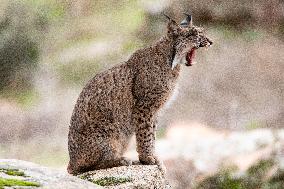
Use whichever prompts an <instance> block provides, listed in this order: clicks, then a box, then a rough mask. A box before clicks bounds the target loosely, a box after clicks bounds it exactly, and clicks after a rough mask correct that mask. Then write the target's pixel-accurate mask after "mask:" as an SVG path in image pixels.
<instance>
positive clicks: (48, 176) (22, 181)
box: [0, 159, 102, 189]
mask: <svg viewBox="0 0 284 189" xmlns="http://www.w3.org/2000/svg"><path fill="white" fill-rule="evenodd" d="M4 186H6V188H8V187H7V186H9V188H19V187H21V188H44V189H55V188H56V189H61V188H62V189H78V188H80V189H99V188H102V187H100V186H97V185H95V184H94V183H91V182H88V181H85V180H82V179H79V178H77V177H75V176H71V175H69V174H67V173H65V172H64V171H61V170H56V169H50V168H47V167H43V166H40V165H37V164H34V163H31V162H26V161H21V160H15V159H0V189H2V188H3V187H4ZM23 186H24V187H23ZM6 188H5V189H6Z"/></svg>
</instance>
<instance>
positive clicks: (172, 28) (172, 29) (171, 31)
mask: <svg viewBox="0 0 284 189" xmlns="http://www.w3.org/2000/svg"><path fill="white" fill-rule="evenodd" d="M163 15H164V16H165V17H166V18H167V19H168V20H169V23H168V35H169V36H175V35H178V33H179V31H180V29H181V28H180V26H179V25H178V23H177V22H176V21H175V20H174V19H172V18H171V17H169V16H168V15H166V14H165V13H163Z"/></svg>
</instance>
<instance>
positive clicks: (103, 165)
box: [94, 157, 132, 169]
mask: <svg viewBox="0 0 284 189" xmlns="http://www.w3.org/2000/svg"><path fill="white" fill-rule="evenodd" d="M130 165H132V161H131V160H129V159H127V158H125V157H121V158H118V159H113V160H105V161H101V162H100V163H98V164H97V165H96V166H95V167H94V168H95V169H107V168H112V167H120V166H130Z"/></svg>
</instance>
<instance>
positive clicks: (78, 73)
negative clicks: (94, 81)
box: [57, 60, 100, 85]
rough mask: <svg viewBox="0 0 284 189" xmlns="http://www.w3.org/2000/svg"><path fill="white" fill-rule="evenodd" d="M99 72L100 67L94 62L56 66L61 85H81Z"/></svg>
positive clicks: (75, 62)
mask: <svg viewBox="0 0 284 189" xmlns="http://www.w3.org/2000/svg"><path fill="white" fill-rule="evenodd" d="M99 70H100V66H99V64H98V63H97V62H96V60H88V61H87V60H85V61H84V60H82V61H73V62H69V63H66V64H58V65H57V71H58V72H59V73H60V76H61V81H62V83H63V84H77V85H82V84H84V83H85V82H86V81H88V80H89V79H90V78H92V77H93V76H94V75H95V74H96V73H97V72H98V71H99Z"/></svg>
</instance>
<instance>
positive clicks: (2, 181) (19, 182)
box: [0, 178, 40, 189]
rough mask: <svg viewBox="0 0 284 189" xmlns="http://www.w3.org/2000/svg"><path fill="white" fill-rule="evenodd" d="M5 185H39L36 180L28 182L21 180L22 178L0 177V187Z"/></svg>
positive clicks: (1, 188) (2, 187) (0, 188)
mask: <svg viewBox="0 0 284 189" xmlns="http://www.w3.org/2000/svg"><path fill="white" fill-rule="evenodd" d="M5 186H7V187H9V186H35V187H39V186H40V184H39V183H36V182H29V181H23V180H17V179H5V178H0V189H4V187H5Z"/></svg>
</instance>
